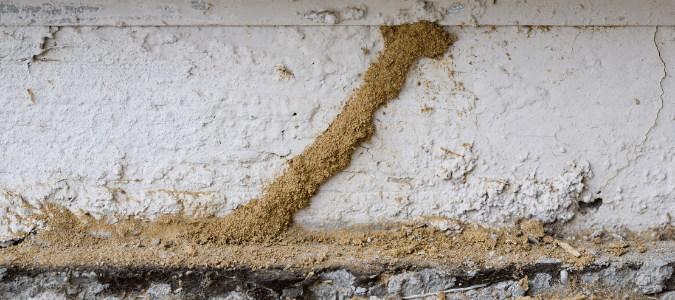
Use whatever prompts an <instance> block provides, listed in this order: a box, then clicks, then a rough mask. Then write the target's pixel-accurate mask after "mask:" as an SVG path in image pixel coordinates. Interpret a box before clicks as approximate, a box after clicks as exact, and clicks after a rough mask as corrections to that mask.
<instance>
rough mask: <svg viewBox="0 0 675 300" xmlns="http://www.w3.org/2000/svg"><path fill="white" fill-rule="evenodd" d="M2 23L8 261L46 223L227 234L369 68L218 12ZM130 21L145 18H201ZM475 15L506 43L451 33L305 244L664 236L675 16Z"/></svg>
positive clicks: (327, 194)
mask: <svg viewBox="0 0 675 300" xmlns="http://www.w3.org/2000/svg"><path fill="white" fill-rule="evenodd" d="M193 2H194V3H193ZM197 2H199V3H202V2H201V1H197ZM300 2H301V1H300ZM505 2H506V1H505ZM0 3H1V5H0V17H2V19H0V23H2V26H0V107H1V109H0V188H1V190H0V216H1V217H2V218H1V221H0V240H11V239H13V238H17V237H20V236H22V235H25V234H26V233H27V232H29V231H31V230H40V229H41V228H42V227H41V226H42V223H41V222H40V221H36V219H35V215H32V214H34V213H37V214H39V213H40V210H41V209H42V207H44V204H45V203H56V204H59V205H62V206H64V207H67V208H69V209H71V210H73V211H75V212H78V213H90V214H93V215H95V216H101V217H104V216H107V217H109V218H111V219H114V218H116V217H125V216H138V217H143V218H151V219H152V218H155V217H157V216H159V215H162V214H170V213H185V214H188V215H193V216H210V215H216V216H222V215H226V214H228V213H231V212H232V211H233V210H234V209H236V208H237V207H238V206H240V205H242V204H245V203H246V202H247V201H249V200H250V199H252V198H254V197H257V196H260V195H261V193H262V191H263V189H264V186H265V185H266V184H269V183H270V181H271V180H273V179H274V178H275V176H278V175H279V174H281V173H282V172H283V170H284V162H285V161H286V159H288V158H291V157H293V156H294V155H297V154H299V153H301V152H302V150H303V149H304V148H305V147H307V146H308V145H309V144H311V143H312V141H313V139H314V138H315V137H316V136H317V135H318V134H319V133H320V132H322V131H323V130H325V129H326V128H327V126H328V124H329V123H330V122H331V120H332V119H333V118H334V117H335V116H336V115H337V113H338V112H339V111H340V110H341V108H342V107H343V106H344V104H345V101H346V99H347V97H348V95H349V93H350V92H351V91H352V90H353V89H354V88H355V87H357V86H358V85H359V82H360V78H361V77H360V76H361V74H362V73H364V72H365V70H366V69H367V67H368V65H369V63H370V62H371V61H372V60H374V59H375V58H376V56H377V52H378V51H379V50H380V49H381V47H382V40H381V37H380V35H379V31H378V29H377V27H376V26H328V25H326V26H229V25H241V24H239V23H237V22H235V21H233V20H230V21H228V20H225V21H223V20H221V21H219V22H218V23H217V24H208V23H209V22H215V21H213V20H216V19H213V18H216V16H218V15H219V14H217V13H216V12H217V10H216V12H214V13H213V14H206V13H202V15H203V16H200V17H196V16H193V17H192V19H190V20H192V21H190V22H192V23H190V22H188V23H189V24H192V25H195V22H196V21H194V20H202V22H203V24H201V23H199V24H197V25H210V26H187V27H185V26H182V27H178V26H166V25H164V24H155V25H160V26H122V27H116V26H73V25H81V24H84V25H95V24H97V22H98V25H115V24H117V25H119V24H118V23H117V22H122V21H120V20H122V19H121V18H122V17H120V15H124V12H122V13H119V14H118V15H115V16H110V15H105V14H104V15H96V13H101V12H107V13H109V12H110V11H115V9H117V10H119V9H120V6H119V5H122V4H119V5H118V6H114V5H113V6H110V7H108V6H106V5H105V4H102V2H100V1H99V2H96V1H91V3H84V4H82V3H79V4H78V5H80V6H77V7H85V6H87V5H88V6H91V7H99V9H97V10H93V9H91V10H89V12H87V10H85V9H84V8H82V9H80V10H78V9H75V8H73V7H76V6H73V5H74V4H58V5H61V6H59V7H61V9H62V10H61V11H59V12H57V13H50V14H45V10H44V7H47V6H48V5H53V4H40V3H39V2H36V3H38V4H39V5H41V6H40V7H42V8H43V9H42V10H37V11H33V12H31V11H30V10H29V9H28V8H27V7H29V6H30V5H33V6H35V5H38V4H30V3H29V4H30V5H29V4H25V3H21V4H17V3H13V2H0ZM138 3H141V4H144V5H146V6H147V7H148V11H149V12H152V13H156V14H161V12H162V10H161V9H163V8H162V7H164V6H162V5H169V6H170V5H179V4H180V5H182V6H179V7H180V9H179V10H178V11H177V12H176V13H177V14H186V13H188V12H189V9H188V8H182V7H183V6H185V5H189V6H190V9H194V6H195V5H197V6H199V5H198V4H199V3H196V2H195V1H186V2H185V3H183V2H180V3H178V2H176V3H173V2H171V3H168V2H167V3H168V4H167V3H164V2H162V1H140V2H136V4H134V5H139V4H138ZM204 3H206V2H204ZM292 3H293V5H295V4H297V3H296V2H292ZM301 3H304V2H301ZM457 3H459V4H461V5H462V6H464V7H466V8H467V9H468V11H469V12H471V11H472V10H471V8H472V7H473V6H471V5H472V3H463V2H457ZM457 3H454V2H453V3H440V2H439V3H426V6H425V4H424V3H415V2H402V3H399V4H397V5H399V6H400V7H408V8H409V9H412V8H414V7H417V8H419V9H421V10H420V11H418V12H419V14H417V15H415V14H408V15H400V13H401V10H400V9H399V7H398V6H392V7H394V8H396V9H399V10H397V12H398V13H399V15H383V17H382V16H380V19H377V18H374V17H373V15H372V14H374V13H373V10H375V11H376V8H377V7H378V6H377V5H374V8H370V10H368V8H367V7H366V11H365V15H364V16H363V17H362V18H360V19H357V20H360V21H363V22H365V21H367V22H366V24H368V25H376V24H378V22H379V24H384V23H397V22H402V21H415V20H417V19H425V18H426V19H428V18H439V19H442V20H439V22H450V21H452V20H453V17H452V14H453V13H457V14H459V15H460V16H463V18H464V17H467V16H466V15H465V14H466V13H465V12H457V11H455V10H450V9H449V8H450V7H453V5H455V4H457ZM477 3H478V4H480V5H482V6H480V5H478V6H475V5H474V6H475V7H474V8H473V9H476V7H486V10H485V12H484V14H482V15H481V16H491V18H492V19H489V20H506V21H503V23H501V25H500V24H497V23H498V22H496V23H495V24H497V25H499V26H494V27H493V26H477V27H474V26H448V27H447V30H448V31H450V32H452V33H454V34H455V35H457V37H458V40H457V42H456V43H455V44H454V45H453V46H452V47H451V49H450V51H449V52H448V53H446V54H445V56H444V57H443V58H441V59H438V60H431V59H424V60H420V61H419V62H418V63H417V64H416V65H415V66H414V67H413V68H412V70H411V71H410V73H409V76H408V80H407V82H406V85H405V87H404V89H403V90H402V92H401V94H400V95H399V97H398V98H397V99H394V100H391V101H390V102H389V104H388V105H387V106H386V107H385V108H383V109H381V110H380V111H379V112H378V113H377V114H376V117H375V120H374V122H375V125H376V128H377V134H376V135H375V136H374V137H373V139H372V140H371V141H370V142H369V143H364V144H363V145H362V146H361V147H360V148H359V149H357V151H356V152H355V153H354V155H353V160H352V163H351V165H350V166H349V167H348V168H347V169H346V170H344V171H343V172H341V173H339V174H337V175H336V176H334V177H333V178H331V179H329V181H328V182H327V183H325V184H324V185H323V186H322V187H321V189H320V192H319V194H318V195H316V196H315V197H314V198H313V199H312V204H311V205H310V207H309V208H307V209H305V210H303V211H301V212H300V213H298V214H297V215H296V222H298V223H300V224H303V225H306V226H310V227H316V228H327V227H332V226H339V225H351V224H363V223H378V222H383V221H400V220H408V219H413V218H418V217H420V216H443V217H449V218H456V219H459V220H461V221H465V222H478V223H482V224H487V225H490V226H500V225H505V224H510V223H511V222H512V219H513V218H515V217H522V218H535V219H538V220H541V221H544V222H548V223H553V222H559V223H560V224H563V223H565V224H566V225H565V228H566V229H567V230H580V229H589V228H600V227H604V228H607V229H616V228H620V227H625V228H629V229H633V230H642V229H646V228H649V227H654V226H662V225H665V224H668V223H671V222H673V221H675V220H672V221H671V219H670V216H671V215H673V214H675V134H674V133H675V79H673V77H672V74H675V27H673V26H672V25H673V24H668V23H667V22H672V20H673V19H672V18H670V19H668V18H662V17H661V15H663V14H665V15H668V12H669V9H670V11H672V10H673V7H674V6H675V5H674V4H672V2H667V1H664V2H658V1H656V2H650V4H649V5H643V6H641V7H640V9H639V10H629V9H627V8H630V7H626V6H625V5H624V6H623V7H622V6H618V8H616V9H615V11H614V12H613V16H614V15H617V16H618V15H625V16H626V17H624V19H622V22H623V20H628V21H626V22H629V23H628V25H635V26H619V27H574V26H533V27H531V26H512V25H509V24H512V23H509V22H512V21H513V20H522V22H519V24H532V25H549V24H547V23H545V22H544V21H543V20H544V19H542V18H541V17H540V14H531V13H530V11H529V10H523V11H518V10H516V8H518V7H528V6H523V5H521V4H518V3H515V2H514V3H511V4H509V3H505V4H502V1H499V3H500V4H498V5H507V6H506V7H505V9H503V10H501V13H499V12H497V11H496V10H490V9H487V8H489V7H492V6H490V5H487V4H485V3H483V2H477ZM207 4H208V3H207ZM319 4H320V3H319ZM356 4H358V3H356ZM356 4H355V3H345V5H344V6H345V7H348V6H349V7H356ZM473 4H475V3H473ZM22 5H23V6H22ZM58 5H57V6H58ZM126 5H128V6H132V5H131V4H128V3H127V4H126ZM205 5H206V4H205ZM218 5H219V4H218V3H216V4H210V6H208V7H211V8H213V9H214V10H215V8H218V7H219V6H218ZM312 5H314V6H316V7H319V6H320V5H318V4H316V3H314V2H312ZM378 5H381V4H378ZM406 5H407V6H406ZM411 5H412V6H411ZM430 5H432V6H430ZM509 5H510V6H509ZM538 5H540V6H541V7H539V10H540V11H541V10H542V9H544V8H547V7H548V8H551V7H552V6H553V4H551V3H546V2H541V3H539V4H538ZM570 5H579V6H581V8H582V9H579V8H578V7H577V6H572V7H571V8H569V7H567V8H569V9H567V8H566V9H563V8H560V6H556V7H559V8H558V9H557V10H556V11H558V12H560V15H562V17H560V19H556V18H548V19H547V20H557V21H555V22H554V23H555V24H553V25H556V24H557V25H587V24H586V23H588V22H590V21H589V20H602V18H600V17H597V16H606V15H607V14H608V10H604V9H601V8H606V7H609V4H606V5H605V6H602V5H599V4H597V3H596V4H595V5H590V6H589V4H583V3H581V4H579V3H577V4H570ZM584 5H586V6H584ZM650 5H651V6H650ZM13 7H14V8H13ZM68 7H71V9H70V10H69V9H68ZM200 7H201V6H200ZM305 7H309V6H305ZM410 7H412V8H410ZM420 7H421V8H420ZM425 7H426V8H425ZM429 7H431V9H429ZM531 7H536V5H534V6H530V8H531ZM394 8H389V9H394ZM506 8H508V9H506ZM309 9H310V10H309V11H311V9H315V8H314V7H310V8H309ZM594 9H595V10H594ZM645 10H646V11H647V12H649V13H650V14H651V16H653V17H650V16H647V17H644V16H643V15H641V14H638V13H639V12H644V11H645ZM73 11H75V13H72V12H73ZM303 11H306V10H303ZM315 11H318V10H316V9H315ZM411 11H412V10H411ZM488 11H490V12H491V13H487V12H488ZM575 11H576V12H575ZM342 12H344V11H342ZM518 12H520V14H519V13H518ZM87 13H91V14H93V15H87V16H88V17H87V18H84V17H82V18H75V19H72V18H73V17H72V15H73V14H74V15H75V16H77V15H78V14H85V15H86V14H87ZM152 13H146V15H152ZM59 14H60V16H62V17H63V18H61V20H57V18H56V17H54V16H55V15H59ZM261 14H262V13H261ZM565 14H567V15H565ZM671 14H672V13H671ZM220 15H223V14H222V13H221V14H220ZM262 15H264V14H262ZM269 15H270V16H272V15H273V14H269ZM301 16H302V17H304V16H305V13H301ZM366 16H367V17H366ZM376 16H377V15H376ZM469 16H472V14H469ZM521 16H522V19H521V18H520V17H521ZM565 16H568V17H565ZM296 17H297V15H295V14H291V16H290V17H287V23H288V24H285V25H297V24H294V22H295V20H297V19H296ZM323 17H325V15H324V16H323ZM50 18H51V19H50ZM69 18H70V19H69ZM129 18H132V17H129ZM341 18H342V19H340V20H341V21H344V19H345V17H341ZM386 18H389V19H386ZM467 18H468V17H467ZM485 18H487V17H485ZM500 18H501V19H500ZM594 18H595V19H594ZM604 18H605V21H604V22H606V24H604V25H626V24H614V23H612V22H619V21H616V20H618V19H610V18H607V17H604ZM626 18H627V19H626ZM132 19H133V18H132ZM178 19H181V18H178ZM235 19H236V18H235ZM473 19H474V20H479V21H480V20H481V19H480V18H475V16H474V17H473ZM507 19H508V20H507ZM73 20H75V21H73ZM78 20H87V21H86V22H84V21H83V22H84V23H78V22H79V21H78ZM129 20H130V19H129ZM138 20H144V21H143V22H146V21H148V22H155V23H158V22H160V23H161V18H159V19H152V20H151V19H147V20H146V19H143V18H138ZM183 20H185V19H184V18H183ZM270 20H271V19H270ZM275 20H276V19H275ZM302 20H304V21H302V22H305V23H306V22H308V21H311V20H309V19H307V18H305V19H302ZM448 20H450V21H448ZM607 20H610V21H611V20H615V21H612V22H609V21H607ZM40 22H45V23H49V24H52V25H54V24H56V23H58V24H56V25H60V26H51V27H50V26H43V25H40V24H37V25H35V24H36V23H40ZM50 22H51V23H50ZM59 22H61V23H59ZM124 22H129V21H128V20H127V21H124ZM139 22H140V21H139ZM143 22H141V23H142V24H135V25H149V24H147V23H143ZM228 22H231V23H228ZM256 22H257V21H256ZM270 22H271V21H270ZM275 22H278V21H275ZM598 22H599V21H598ZM660 22H665V24H660ZM130 23H132V25H134V24H133V22H130ZM197 23H198V22H197ZM305 23H303V24H301V25H306V24H305ZM450 23H452V22H450ZM474 23H479V24H483V23H485V22H474ZM591 23H592V22H591ZM655 23H656V25H664V26H647V25H655ZM26 24H33V25H31V26H25V25H26ZM344 24H345V25H347V24H346V23H344ZM352 25H360V24H358V23H357V24H352ZM448 25H453V24H448ZM284 69H285V70H286V71H288V72H284V71H282V70H284Z"/></svg>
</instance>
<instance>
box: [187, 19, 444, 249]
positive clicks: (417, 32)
mask: <svg viewBox="0 0 675 300" xmlns="http://www.w3.org/2000/svg"><path fill="white" fill-rule="evenodd" d="M380 32H381V33H382V36H383V38H384V50H383V51H381V52H380V53H379V55H378V59H377V61H376V62H374V63H373V64H371V66H370V68H368V70H367V71H366V73H365V76H364V79H363V83H362V84H361V86H360V87H358V88H356V89H355V90H354V91H353V93H352V94H351V96H350V99H349V101H348V103H347V105H346V107H345V108H344V109H343V111H342V112H340V114H339V115H338V116H337V117H336V118H335V119H334V120H333V121H332V123H331V124H330V126H329V127H328V129H327V130H326V131H325V132H323V133H322V134H321V135H320V136H319V137H318V138H317V139H316V141H314V143H313V144H312V145H311V146H309V147H308V148H307V149H305V151H304V152H303V153H302V154H300V155H298V156H296V157H294V158H292V159H290V160H289V161H288V170H287V171H286V172H285V173H284V174H283V175H281V176H279V177H277V178H276V179H275V181H274V182H273V183H272V185H271V186H269V187H268V188H267V190H266V191H265V194H264V195H263V196H262V198H258V199H253V200H251V201H250V202H249V203H248V204H247V205H245V206H242V207H240V208H238V209H237V210H236V211H235V212H234V213H232V214H231V215H228V216H226V217H224V218H214V219H211V220H208V221H207V222H206V223H204V224H203V226H199V227H201V228H199V229H198V231H195V232H194V235H193V236H194V237H196V238H197V239H198V240H199V241H200V242H207V241H217V242H221V243H224V242H229V243H239V242H243V241H259V240H262V239H266V238H269V237H273V236H275V235H277V234H279V233H281V232H283V231H285V230H286V229H287V228H288V227H289V226H290V225H291V224H292V222H293V214H294V213H295V212H297V211H298V210H300V209H302V208H304V207H307V206H308V205H309V200H310V198H311V197H312V196H313V195H314V194H316V193H317V191H318V189H319V185H321V183H323V182H324V181H326V179H328V178H329V177H331V176H332V175H334V174H335V173H337V172H339V171H340V170H342V169H344V168H345V167H346V166H347V165H349V161H350V159H351V155H352V152H354V150H355V149H356V147H357V146H358V145H359V144H360V143H361V142H364V141H366V140H368V139H369V138H370V137H371V136H372V135H373V134H374V133H375V127H374V125H373V121H372V120H373V114H374V113H375V111H376V110H377V109H378V108H379V107H380V106H382V105H383V104H385V103H386V102H387V100H389V99H393V98H396V97H397V96H398V94H399V92H400V91H401V88H402V87H403V83H404V82H405V76H406V74H407V73H408V70H409V69H410V67H411V65H412V64H413V62H415V61H416V60H417V59H419V58H421V57H429V58H435V57H437V56H440V55H442V54H443V53H445V52H446V51H447V50H448V47H449V46H450V45H451V44H452V42H453V40H454V36H453V35H451V34H450V33H448V32H446V31H445V30H444V29H443V27H442V26H440V25H438V24H434V23H430V22H426V21H422V22H418V23H414V24H405V25H398V26H383V27H381V28H380Z"/></svg>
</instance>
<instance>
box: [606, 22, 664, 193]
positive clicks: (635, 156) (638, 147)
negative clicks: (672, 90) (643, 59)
mask: <svg viewBox="0 0 675 300" xmlns="http://www.w3.org/2000/svg"><path fill="white" fill-rule="evenodd" d="M658 32H659V26H655V27H654V39H653V40H654V47H655V48H656V52H657V54H658V56H659V60H661V65H663V77H661V80H660V81H659V88H660V89H661V94H660V95H659V100H660V101H661V106H660V107H659V109H658V110H657V111H656V117H655V118H654V123H653V124H652V126H650V127H649V129H648V130H647V132H646V133H645V136H644V139H642V141H641V142H640V143H639V144H637V145H635V146H634V147H633V151H632V153H633V159H632V161H631V158H630V157H629V155H630V153H631V152H630V151H628V152H627V153H626V160H627V163H626V165H625V166H623V167H621V168H620V169H619V170H617V171H616V173H615V174H614V176H612V177H611V178H609V179H608V180H607V181H606V182H605V184H604V185H603V186H602V188H601V190H604V189H605V188H606V187H607V186H608V185H609V183H610V182H612V180H614V179H616V178H617V177H618V176H619V174H621V172H623V170H625V169H626V168H628V167H629V166H630V165H631V163H635V162H636V161H637V160H638V158H639V156H640V155H638V150H639V151H642V149H643V148H644V145H645V143H646V142H647V139H648V138H649V134H650V133H651V132H652V130H653V129H654V127H656V125H657V123H658V120H659V116H660V115H661V110H663V106H664V101H663V96H664V95H665V90H664V89H663V81H664V80H666V77H667V76H668V71H667V68H666V62H665V61H664V60H663V57H662V56H661V49H660V48H659V44H658V43H657V42H656V36H657V34H658Z"/></svg>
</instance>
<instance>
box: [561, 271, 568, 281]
mask: <svg viewBox="0 0 675 300" xmlns="http://www.w3.org/2000/svg"><path fill="white" fill-rule="evenodd" d="M569 275H570V274H569V273H568V272H567V270H562V271H560V283H562V284H567V283H568V282H569Z"/></svg>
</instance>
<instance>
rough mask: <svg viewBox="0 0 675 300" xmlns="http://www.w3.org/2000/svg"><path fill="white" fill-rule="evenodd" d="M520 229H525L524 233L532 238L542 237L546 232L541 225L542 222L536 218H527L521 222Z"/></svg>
mask: <svg viewBox="0 0 675 300" xmlns="http://www.w3.org/2000/svg"><path fill="white" fill-rule="evenodd" d="M520 229H521V230H523V233H525V235H526V236H527V237H531V238H537V239H538V238H542V237H544V236H545V235H546V234H545V233H544V226H543V225H541V222H539V221H536V220H527V221H523V222H522V223H521V224H520Z"/></svg>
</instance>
